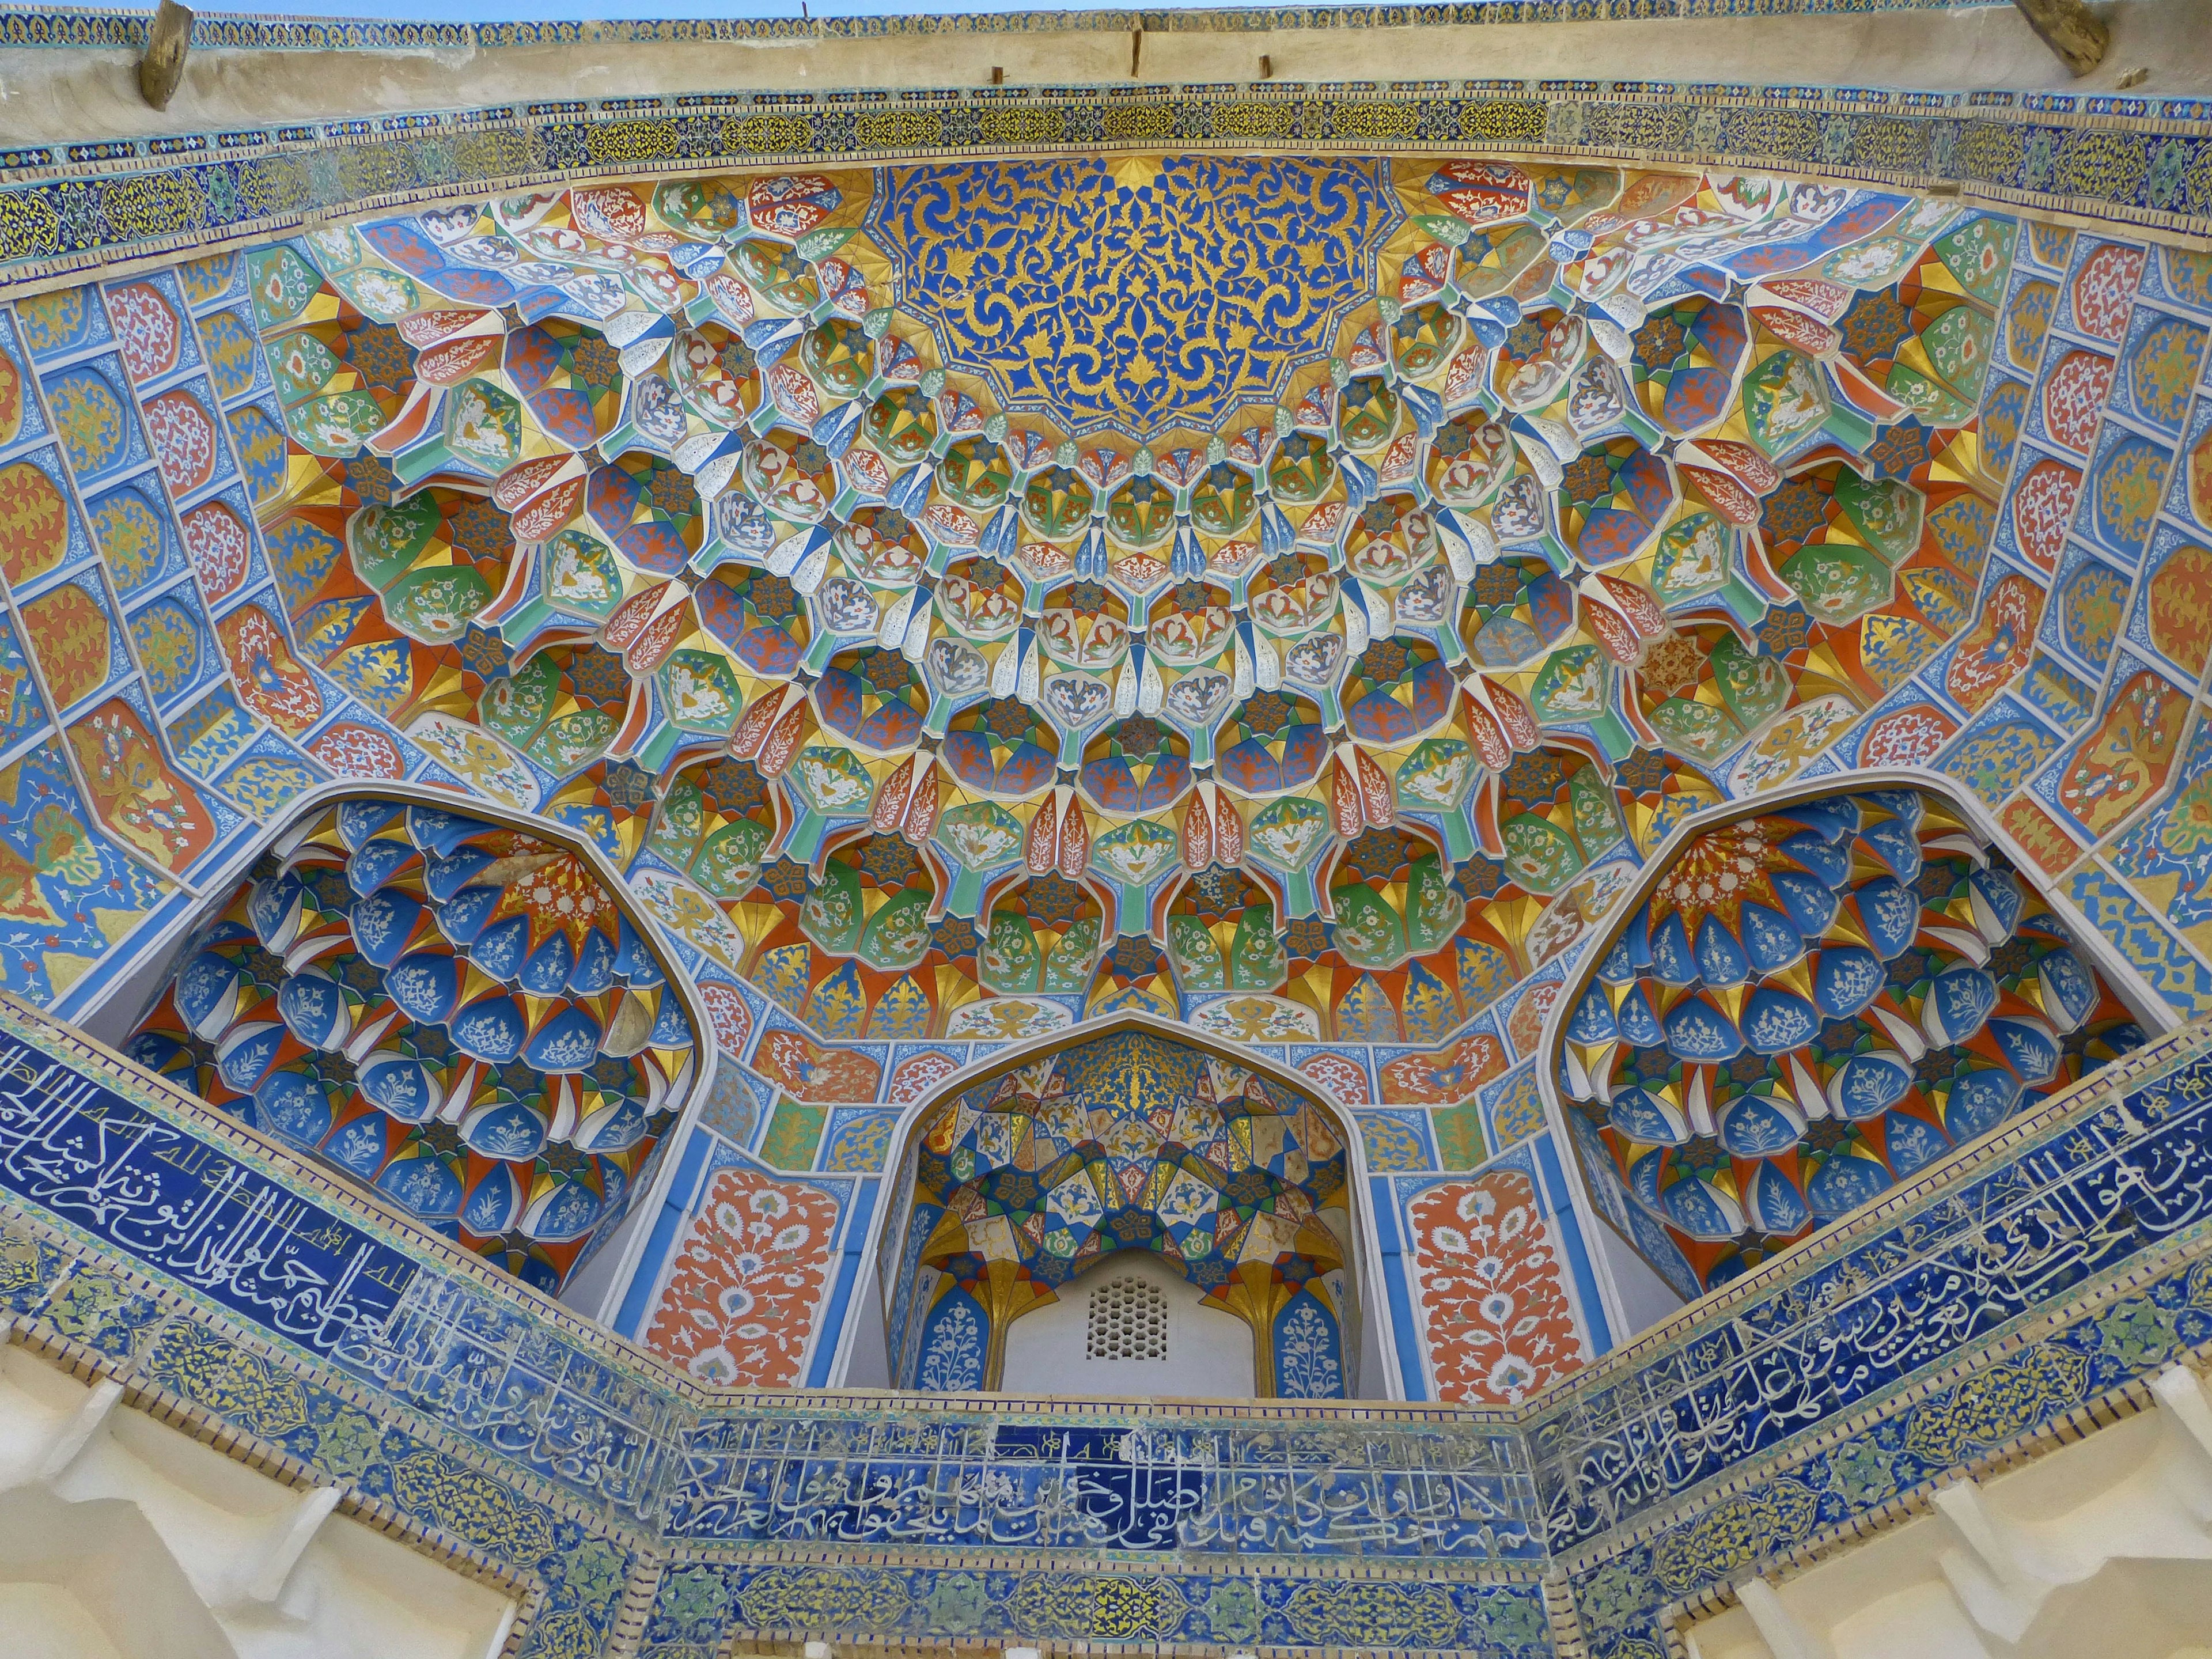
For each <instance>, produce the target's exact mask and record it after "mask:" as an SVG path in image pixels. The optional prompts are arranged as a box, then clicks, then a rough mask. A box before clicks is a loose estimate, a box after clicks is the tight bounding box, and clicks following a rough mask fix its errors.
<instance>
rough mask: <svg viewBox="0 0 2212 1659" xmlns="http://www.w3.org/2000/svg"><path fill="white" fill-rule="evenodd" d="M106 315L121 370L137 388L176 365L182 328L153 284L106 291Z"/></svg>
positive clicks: (180, 346) (129, 284) (182, 335)
mask: <svg viewBox="0 0 2212 1659" xmlns="http://www.w3.org/2000/svg"><path fill="white" fill-rule="evenodd" d="M107 314H108V316H109V317H110V318H112V319H113V320H114V323H115V336H116V343H118V345H119V346H121V348H122V351H123V367H124V369H125V372H127V373H128V374H130V376H131V380H133V381H134V382H136V383H137V385H140V386H143V385H145V384H146V382H147V381H149V380H152V379H154V378H155V376H156V375H158V374H167V373H168V372H169V371H170V370H171V369H173V368H175V367H176V366H177V361H178V355H179V351H180V350H181V349H182V345H183V338H184V328H183V325H182V324H181V323H179V321H178V320H177V313H176V312H175V310H174V309H173V307H171V306H170V304H169V302H168V301H167V300H166V299H164V298H163V297H162V296H161V289H157V288H155V286H154V285H153V283H128V284H126V285H125V286H124V287H122V288H117V289H109V290H108V294H107Z"/></svg>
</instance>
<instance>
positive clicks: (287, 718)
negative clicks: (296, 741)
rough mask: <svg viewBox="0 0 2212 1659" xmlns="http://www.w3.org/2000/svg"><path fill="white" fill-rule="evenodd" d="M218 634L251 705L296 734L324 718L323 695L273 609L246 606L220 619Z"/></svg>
mask: <svg viewBox="0 0 2212 1659" xmlns="http://www.w3.org/2000/svg"><path fill="white" fill-rule="evenodd" d="M216 637H217V638H219V639H220V640H221V641H222V654H223V656H224V657H225V658H226V659H228V661H229V663H230V675H231V678H232V679H233V680H234V681H235V682H236V683H237V685H238V700H239V701H240V702H242V703H244V704H245V705H246V708H249V709H251V710H252V712H253V713H254V714H258V715H260V716H261V718H262V719H263V720H267V721H268V722H269V723H270V725H272V726H277V727H279V728H280V729H282V730H283V731H285V732H290V733H292V734H293V735H294V736H295V737H296V736H297V735H299V734H300V733H301V732H305V731H306V730H307V728H308V727H309V726H313V724H314V723H315V722H316V721H317V720H320V719H321V718H322V715H323V694H322V693H321V691H319V690H317V689H316V686H315V682H314V679H313V677H312V676H310V675H309V674H308V672H307V670H306V669H305V668H303V667H301V665H300V659H298V658H297V657H295V656H294V655H293V654H292V647H290V646H289V645H288V644H286V643H285V641H284V635H283V633H282V632H280V631H279V630H278V629H277V627H276V623H274V622H272V621H271V620H270V617H269V613H268V612H267V611H264V610H262V609H261V608H260V607H259V606H258V605H241V606H240V607H239V609H237V610H236V611H232V612H231V613H230V615H228V617H224V618H223V619H222V621H221V622H219V623H216Z"/></svg>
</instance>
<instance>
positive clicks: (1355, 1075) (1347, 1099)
mask: <svg viewBox="0 0 2212 1659" xmlns="http://www.w3.org/2000/svg"><path fill="white" fill-rule="evenodd" d="M1298 1070H1300V1071H1301V1072H1304V1073H1305V1074H1306V1075H1307V1076H1308V1077H1310V1078H1311V1079H1313V1080H1314V1081H1315V1082H1316V1083H1318V1084H1320V1085H1321V1086H1322V1088H1324V1089H1326V1090H1328V1091H1329V1093H1330V1094H1332V1095H1334V1097H1336V1098H1337V1099H1338V1100H1339V1101H1340V1102H1342V1103H1344V1104H1345V1105H1346V1106H1372V1105H1373V1104H1374V1103H1375V1099H1374V1093H1373V1091H1371V1090H1370V1089H1369V1088H1368V1086H1367V1071H1366V1068H1365V1067H1364V1066H1361V1065H1360V1063H1359V1062H1358V1060H1352V1059H1350V1058H1348V1057H1347V1056H1346V1055H1343V1054H1315V1055H1313V1056H1312V1057H1311V1058H1310V1059H1307V1060H1300V1061H1298Z"/></svg>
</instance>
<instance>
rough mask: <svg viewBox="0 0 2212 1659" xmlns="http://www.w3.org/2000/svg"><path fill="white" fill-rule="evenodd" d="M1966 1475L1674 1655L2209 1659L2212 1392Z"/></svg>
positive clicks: (1754, 1596) (1764, 1582) (2167, 1377)
mask: <svg viewBox="0 0 2212 1659" xmlns="http://www.w3.org/2000/svg"><path fill="white" fill-rule="evenodd" d="M2154 1392H2155V1394H2156V1396H2157V1401H2158V1403H2157V1405H2156V1407H2155V1408H2154V1409H2153V1410H2151V1411H2148V1412H2144V1413H2142V1414H2140V1415H2138V1416H2136V1417H2131V1418H2129V1419H2126V1420H2124V1421H2123V1422H2120V1423H2118V1424H2115V1425H2112V1426H2111V1427H2109V1428H2105V1429H2101V1430H2100V1431H2097V1432H2096V1433H2094V1434H2092V1435H2090V1436H2089V1437H2087V1438H2086V1439H2084V1440H2081V1441H2078V1442H2076V1443H2074V1444H2072V1445H2069V1446H2065V1447H2062V1448H2060V1449H2057V1450H2055V1451H2052V1452H2050V1453H2048V1454H2046V1455H2044V1456H2042V1457H2040V1458H2039V1459H2037V1460H2036V1461H2034V1462H2031V1463H2029V1464H2027V1465H2026V1466H2025V1467H2024V1468H2017V1469H2015V1470H2012V1471H2010V1472H2008V1473H2006V1474H2002V1475H1998V1476H1996V1477H1995V1478H1993V1479H1990V1480H1984V1481H1979V1482H1977V1481H1973V1480H1962V1481H1960V1482H1958V1483H1956V1484H1954V1485H1951V1486H1946V1487H1943V1488H1942V1489H1941V1490H1939V1491H1938V1492H1936V1495H1935V1502H1934V1507H1933V1509H1932V1510H1931V1511H1929V1512H1928V1513H1925V1514H1923V1515H1920V1516H1916V1517H1915V1518H1914V1519H1912V1520H1910V1521H1907V1522H1905V1523H1904V1524H1902V1525H1899V1526H1896V1527H1893V1528H1889V1529H1887V1531H1884V1532H1882V1533H1880V1534H1876V1535H1875V1537H1874V1538H1873V1539H1872V1540H1870V1541H1868V1542H1866V1543H1863V1544H1860V1545H1857V1546H1856V1547H1849V1548H1845V1549H1844V1550H1841V1551H1839V1552H1838V1553H1835V1554H1833V1555H1832V1556H1830V1557H1828V1558H1827V1559H1824V1560H1822V1561H1820V1563H1819V1564H1818V1565H1815V1566H1814V1567H1812V1568H1810V1569H1809V1570H1808V1571H1803V1572H1801V1573H1797V1574H1795V1575H1793V1576H1791V1577H1787V1578H1783V1579H1780V1580H1773V1579H1768V1578H1758V1577H1754V1578H1750V1579H1747V1580H1745V1581H1743V1582H1742V1583H1739V1584H1738V1586H1737V1592H1738V1595H1739V1597H1740V1598H1741V1600H1740V1605H1738V1606H1736V1607H1731V1608H1730V1609H1729V1611H1728V1612H1726V1613H1723V1614H1721V1615H1720V1616H1719V1617H1717V1618H1713V1619H1710V1620H1704V1621H1701V1622H1699V1623H1697V1624H1695V1625H1693V1626H1690V1627H1689V1629H1688V1630H1686V1632H1684V1637H1685V1643H1684V1645H1685V1648H1686V1651H1687V1653H1688V1655H1689V1656H1690V1659H2212V1399H2208V1397H2207V1395H2206V1392H2205V1389H2204V1385H2203V1382H2202V1380H2200V1379H2199V1378H2198V1377H2197V1376H2195V1375H2194V1374H2193V1373H2191V1371H2189V1370H2186V1369H2185V1368H2183V1367H2179V1366H2177V1367H2175V1368H2174V1369H2173V1370H2169V1371H2167V1372H2166V1373H2165V1374H2164V1375H2163V1376H2160V1378H2159V1379H2158V1380H2157V1382H2156V1383H2154Z"/></svg>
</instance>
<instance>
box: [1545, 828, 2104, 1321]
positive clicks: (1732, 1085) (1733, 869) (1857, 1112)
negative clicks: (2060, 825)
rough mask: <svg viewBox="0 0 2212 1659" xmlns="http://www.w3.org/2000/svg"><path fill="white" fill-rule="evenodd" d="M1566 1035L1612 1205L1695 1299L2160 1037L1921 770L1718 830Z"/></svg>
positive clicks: (1634, 935) (1574, 1111)
mask: <svg viewBox="0 0 2212 1659" xmlns="http://www.w3.org/2000/svg"><path fill="white" fill-rule="evenodd" d="M1644 892H1645V895H1646V896H1645V897H1644V900H1643V902H1641V903H1640V904H1639V905H1638V906H1637V908H1635V909H1634V910H1632V911H1631V912H1630V913H1629V915H1628V917H1627V921H1626V925H1625V926H1624V927H1620V929H1618V930H1617V933H1618V936H1617V937H1616V938H1614V939H1613V940H1612V942H1611V944H1610V945H1608V946H1607V949H1606V951H1605V952H1604V954H1603V955H1602V956H1601V957H1597V958H1596V960H1595V968H1594V969H1593V970H1592V972H1591V975H1590V977H1589V983H1588V984H1587V986H1586V987H1583V989H1582V990H1581V991H1580V993H1579V996H1578V1000H1576V1001H1575V1002H1574V1003H1573V1004H1572V1012H1571V1015H1570V1016H1569V1017H1568V1018H1567V1020H1566V1022H1565V1025H1564V1026H1563V1027H1562V1029H1561V1032H1560V1047H1559V1054H1558V1059H1557V1062H1556V1066H1557V1078H1558V1083H1559V1099H1560V1102H1561V1103H1562V1105H1563V1106H1564V1108H1565V1115H1566V1117H1567V1121H1568V1123H1569V1126H1570V1127H1571V1129H1572V1131H1573V1133H1574V1138H1575V1142H1576V1146H1577V1150H1578V1151H1579V1152H1580V1153H1581V1156H1582V1159H1583V1169H1584V1172H1585V1174H1586V1175H1588V1176H1589V1178H1590V1182H1591V1186H1592V1188H1593V1190H1594V1191H1595V1192H1596V1193H1598V1194H1600V1204H1601V1210H1602V1211H1603V1212H1604V1213H1605V1214H1606V1215H1607V1218H1608V1219H1609V1220H1611V1221H1612V1222H1613V1224H1614V1225H1616V1226H1617V1227H1619V1228H1620V1230H1621V1231H1624V1232H1625V1233H1626V1234H1627V1235H1628V1236H1629V1237H1631V1239H1632V1240H1633V1241H1634V1242H1635V1243H1636V1246H1637V1248H1638V1250H1640V1251H1641V1252H1642V1253H1643V1254H1644V1255H1645V1256H1646V1258H1647V1259H1649V1260H1650V1261H1652V1263H1653V1265H1654V1266H1655V1267H1657V1268H1658V1269H1659V1270H1660V1271H1661V1273H1662V1274H1663V1275H1664V1276H1665V1277H1666V1278H1667V1279H1668V1280H1669V1282H1671V1283H1673V1284H1675V1285H1677V1286H1678V1287H1680V1288H1681V1289H1682V1290H1683V1291H1684V1293H1685V1294H1686V1295H1694V1294H1695V1293H1696V1292H1697V1291H1701V1290H1705V1289H1708V1288H1711V1287H1712V1286H1714V1285H1719V1284H1722V1283H1723V1282H1725V1281H1727V1280H1728V1279H1732V1278H1734V1277H1735V1276H1736V1275H1737V1274H1739V1273H1742V1272H1744V1271H1745V1270H1746V1269H1747V1268H1748V1267H1752V1266H1753V1265H1754V1264H1755V1263H1757V1262H1758V1261H1760V1260H1762V1259H1763V1258H1764V1257H1765V1256H1766V1255H1771V1253H1772V1252H1773V1251H1774V1250H1776V1249H1779V1248H1780V1247H1782V1246H1783V1245H1785V1244H1788V1243H1793V1242H1795V1241H1796V1240H1797V1239H1799V1238H1802V1237H1805V1236H1806V1235H1807V1234H1808V1233H1810V1232H1811V1231H1814V1229H1816V1228H1818V1227H1820V1226H1823V1225H1826V1224H1827V1223H1829V1222H1832V1221H1835V1220H1837V1219H1838V1218H1841V1217H1843V1216H1844V1215H1845V1214H1848V1213H1850V1212H1852V1211H1855V1210H1857V1209H1858V1208H1859V1207H1860V1206H1863V1205H1864V1204H1866V1203H1868V1202H1869V1201H1870V1200H1873V1199H1875V1198H1876V1197H1878V1196H1879V1195H1881V1194H1882V1192H1883V1191H1884V1190H1886V1189H1887V1188H1890V1187H1891V1186H1893V1185H1894V1184H1895V1183H1897V1182H1901V1181H1903V1180H1905V1179H1906V1178H1907V1177H1909V1176H1912V1175H1913V1174H1915V1173H1916V1172H1917V1171H1918V1170H1922V1169H1923V1168H1924V1167H1926V1166H1927V1165H1928V1164H1931V1163H1933V1162H1934V1161H1935V1160H1936V1159H1937V1158H1942V1157H1943V1156H1944V1155H1945V1154H1946V1153H1948V1152H1950V1151H1951V1150H1952V1149H1953V1148H1954V1147H1956V1146H1963V1145H1965V1144H1966V1142H1968V1141H1971V1140H1973V1139H1978V1137H1979V1136H1981V1135H1982V1134H1984V1133H1986V1132H1987V1131H1989V1130H1990V1129H1992V1128H1994V1127H1996V1126H1997V1125H1998V1124H2000V1123H2002V1122H2003V1121H2006V1120H2007V1119H2008V1118H2010V1117H2012V1116H2014V1115H2016V1114H2018V1113H2020V1112H2022V1111H2024V1110H2027V1109H2029V1108H2030V1107H2032V1106H2033V1105H2034V1104H2035V1103H2038V1102H2039V1101H2040V1100H2042V1099H2044V1098H2045V1097H2047V1096H2048V1095H2050V1094H2051V1093H2052V1092H2054V1091H2058V1090H2063V1088H2065V1087H2066V1086H2067V1085H2069V1084H2070V1083H2072V1082H2074V1081H2075V1079H2078V1078H2080V1077H2081V1076H2082V1075H2084V1074H2085V1073H2087V1072H2090V1071H2093V1070H2094V1069H2095V1068H2096V1067H2098V1066H2100V1065H2102V1064H2104V1063H2105V1062H2106V1060H2111V1059H2112V1058H2113V1057H2114V1056H2115V1055H2117V1054H2123V1053H2124V1052H2126V1051H2127V1050H2129V1049H2130V1048H2135V1047H2136V1046H2138V1045H2139V1044H2141V1043H2142V1041H2143V1036H2144V1034H2143V1032H2142V1029H2141V1028H2140V1027H2139V1026H2138V1025H2137V1024H2136V1023H2135V1020H2134V1018H2133V1016H2132V1015H2130V1012H2128V1010H2127V1008H2126V1006H2124V1004H2123V1003H2121V1001H2120V1000H2118V997H2116V996H2115V995H2113V994H2112V992H2111V991H2110V990H2109V989H2108V988H2106V986H2105V985H2104V983H2103V981H2101V979H2100V977H2099V975H2098V973H2097V971H2096V969H2094V968H2093V967H2092V966H2091V965H2090V964H2089V963H2088V962H2087V961H2086V960H2085V959H2084V957H2083V955H2082V954H2081V952H2080V951H2078V950H2077V949H2076V948H2075V946H2074V945H2073V944H2072V943H2071V942H2070V940H2069V936H2068V935H2067V933H2065V932H2064V931H2063V929H2062V928H2061V927H2059V925H2058V924H2057V920H2056V918H2055V917H2053V916H2052V915H2051V913H2050V910H2049V908H2048V907H2047V906H2046V905H2045V903H2044V902H2042V900H2041V899H2039V897H2038V896H2036V894H2035V891H2034V890H2033V888H2032V887H2031V886H2029V885H2028V884H2027V883H2026V882H2024V881H2023V880H2022V879H2021V877H2020V876H2019V874H2018V873H2017V872H2015V871H2014V870H2013V869H2012V868H2011V867H2009V866H2008V863H2007V862H2006V860H2004V858H2003V857H2002V855H2000V854H1995V853H1993V852H1992V851H1991V850H1990V848H1989V846H1988V844H1987V842H1986V840H1985V838H1984V837H1983V836H1980V835H1979V834H1978V833H1977V832H1976V831H1975V830H1974V829H1973V828H1972V825H1971V824H1970V823H1968V821H1967V820H1966V817H1964V815H1963V814H1961V813H1960V811H1958V810H1957V809H1956V808H1955V807H1952V806H1950V805H1948V804H1946V803H1945V802H1944V801H1942V799H1941V798H1939V797H1937V796H1935V795H1932V794H1929V793H1923V792H1921V791H1918V790H1914V789H1909V788H1896V789H1875V790H1863V791H1859V792H1857V793H1843V794H1830V795H1824V796H1816V797H1814V798H1813V799H1806V800H1802V801H1798V802H1796V803H1794V804H1791V805H1784V806H1777V807H1774V808H1771V809H1767V810H1765V811H1754V812H1753V813H1751V814H1749V815H1747V816H1742V817H1736V818H1735V819H1734V820H1733V821H1731V822H1729V823H1724V824H1721V825H1718V826H1717V827H1715V828H1712V829H1706V830H1704V831H1702V832H1700V833H1699V834H1696V835H1694V836H1691V837H1690V838H1689V840H1688V841H1687V842H1686V844H1684V845H1683V846H1681V847H1680V848H1678V849H1677V852H1676V855H1675V856H1674V859H1673V860H1671V861H1670V862H1669V863H1668V866H1666V868H1665V870H1664V871H1663V872H1658V873H1656V878H1654V879H1653V880H1651V881H1650V882H1649V883H1648V884H1646V885H1645V888H1644Z"/></svg>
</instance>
